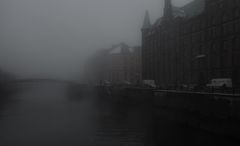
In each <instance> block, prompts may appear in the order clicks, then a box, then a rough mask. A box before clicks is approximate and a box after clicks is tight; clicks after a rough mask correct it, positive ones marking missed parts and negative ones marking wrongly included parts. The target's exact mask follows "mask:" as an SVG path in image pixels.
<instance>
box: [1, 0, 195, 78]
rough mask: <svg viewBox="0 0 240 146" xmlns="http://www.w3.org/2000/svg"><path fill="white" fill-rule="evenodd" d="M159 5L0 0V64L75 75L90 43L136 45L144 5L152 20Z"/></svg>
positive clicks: (139, 0)
mask: <svg viewBox="0 0 240 146" xmlns="http://www.w3.org/2000/svg"><path fill="white" fill-rule="evenodd" d="M189 1H191V0H173V3H174V5H177V6H180V5H183V4H184V3H186V2H189ZM162 7H163V0H1V1H0V19H1V23H0V67H1V68H2V69H4V70H7V71H10V72H14V73H16V74H18V75H20V76H23V77H35V76H43V77H45V76H46V77H48V76H52V77H66V78H69V77H76V76H78V75H79V76H80V73H81V71H82V67H83V64H84V60H85V59H86V57H88V56H89V55H91V54H92V53H93V52H94V51H95V50H96V49H99V48H104V47H109V46H111V45H112V44H116V43H119V42H126V43H128V44H130V45H140V44H141V42H140V38H141V36H140V28H141V26H142V21H143V17H144V13H145V10H146V9H148V10H149V11H150V15H151V17H152V18H151V20H152V21H154V20H155V19H156V18H157V17H160V16H161V15H162Z"/></svg>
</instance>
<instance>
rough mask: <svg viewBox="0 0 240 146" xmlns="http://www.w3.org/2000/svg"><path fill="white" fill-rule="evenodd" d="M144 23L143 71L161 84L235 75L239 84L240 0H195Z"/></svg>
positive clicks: (167, 3)
mask: <svg viewBox="0 0 240 146" xmlns="http://www.w3.org/2000/svg"><path fill="white" fill-rule="evenodd" d="M149 19H150V18H149V14H148V12H146V16H145V19H144V25H143V27H142V63H143V64H142V65H143V69H142V70H143V72H142V77H143V79H145V80H155V81H156V83H157V84H158V85H160V86H163V87H174V86H176V85H205V84H207V82H208V81H209V80H211V79H213V78H231V79H232V80H233V83H234V86H235V87H236V86H238V87H239V86H240V49H239V48H240V45H239V42H240V33H239V32H240V1H239V0H194V1H192V2H190V3H188V4H186V5H185V6H183V7H175V6H173V5H172V3H171V0H165V8H164V15H163V16H162V17H161V18H159V19H158V20H157V21H156V22H155V23H154V24H152V25H151V24H150V21H149Z"/></svg>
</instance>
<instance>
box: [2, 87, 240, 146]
mask: <svg viewBox="0 0 240 146" xmlns="http://www.w3.org/2000/svg"><path fill="white" fill-rule="evenodd" d="M19 87H21V88H20V89H19V91H18V92H16V93H15V94H12V95H10V96H3V95H1V100H0V101H1V102H0V146H159V145H161V146H178V145H184V146H192V145H194V146H202V145H206V146H207V145H209V146H215V145H220V144H224V145H237V144H236V140H233V139H231V138H226V137H224V136H219V135H215V134H212V133H209V132H207V131H202V130H199V129H193V128H191V127H188V126H187V125H182V124H179V123H176V122H170V121H167V120H166V119H165V118H164V117H159V118H160V119H159V120H158V121H153V120H152V119H154V118H152V114H151V113H152V108H151V103H148V102H141V101H139V102H138V103H135V104H133V103H129V102H125V103H124V102H119V103H117V104H116V103H113V102H112V101H114V100H112V99H111V98H113V97H105V98H103V97H98V96H97V95H96V93H94V90H91V89H89V91H88V92H87V94H82V93H77V94H72V93H71V92H69V90H68V86H67V85H63V84H57V83H56V84H55V83H52V84H49V83H48V84H47V83H27V84H21V85H19ZM3 99H4V100H3Z"/></svg>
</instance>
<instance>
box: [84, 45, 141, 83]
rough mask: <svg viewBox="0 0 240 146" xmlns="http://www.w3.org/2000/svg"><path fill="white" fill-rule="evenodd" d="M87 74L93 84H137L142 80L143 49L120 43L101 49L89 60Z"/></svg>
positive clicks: (86, 68)
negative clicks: (104, 82) (105, 82)
mask: <svg viewBox="0 0 240 146" xmlns="http://www.w3.org/2000/svg"><path fill="white" fill-rule="evenodd" d="M85 72H86V77H88V81H89V82H92V83H100V82H103V81H108V82H110V83H112V84H122V83H131V84H137V83H139V82H140V80H141V48H140V47H137V46H135V47H130V46H128V45H126V44H124V43H120V44H117V45H113V46H112V47H111V48H108V49H101V50H99V51H97V52H96V54H95V55H94V56H92V57H91V58H90V59H89V61H88V63H87V64H86V67H85Z"/></svg>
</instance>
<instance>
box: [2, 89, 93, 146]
mask: <svg viewBox="0 0 240 146" xmlns="http://www.w3.org/2000/svg"><path fill="white" fill-rule="evenodd" d="M28 86H29V85H28ZM64 89H65V87H64V86H62V85H39V86H34V87H32V88H28V90H24V92H21V93H19V94H16V95H15V96H14V97H13V98H14V99H16V100H18V102H14V103H11V104H9V106H8V107H7V108H6V109H5V110H3V111H2V112H1V113H2V114H3V115H6V116H4V117H1V120H0V129H1V130H0V145H1V146H2V145H3V146H5V145H7V146H8V145H13V146H15V145H19V144H20V145H90V142H91V141H92V139H91V138H92V137H93V136H92V134H93V128H92V127H93V126H92V125H94V121H96V120H94V118H95V115H94V114H95V109H94V106H93V102H92V99H91V98H84V99H83V100H82V101H79V102H73V101H71V100H69V99H68V97H67V96H66V95H67V94H65V90H64Z"/></svg>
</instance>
